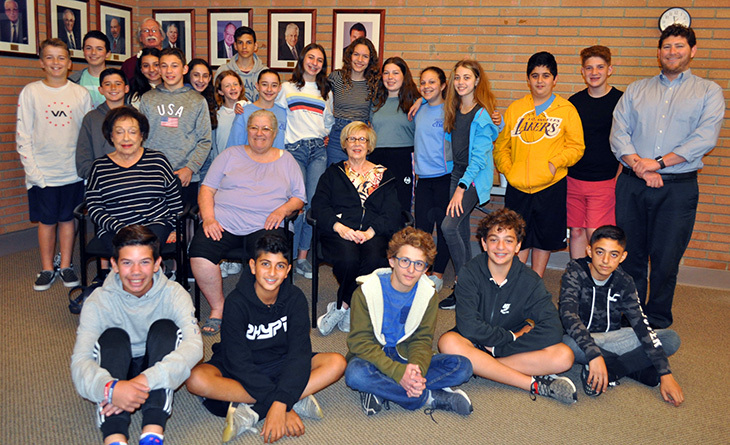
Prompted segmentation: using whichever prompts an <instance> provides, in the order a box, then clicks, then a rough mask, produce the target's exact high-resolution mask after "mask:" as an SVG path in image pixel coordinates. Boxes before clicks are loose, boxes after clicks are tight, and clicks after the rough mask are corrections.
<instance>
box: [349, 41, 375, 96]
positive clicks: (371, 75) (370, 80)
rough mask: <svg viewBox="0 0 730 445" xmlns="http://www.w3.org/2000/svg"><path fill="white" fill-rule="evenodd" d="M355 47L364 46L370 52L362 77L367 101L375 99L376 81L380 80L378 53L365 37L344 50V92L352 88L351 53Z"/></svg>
mask: <svg viewBox="0 0 730 445" xmlns="http://www.w3.org/2000/svg"><path fill="white" fill-rule="evenodd" d="M357 45H365V46H367V48H368V51H370V60H368V66H367V67H366V68H365V72H364V73H363V75H364V76H365V81H366V82H367V85H368V97H367V100H371V99H372V98H373V97H375V91H376V90H377V89H378V81H379V80H380V65H379V64H378V51H377V50H376V49H375V46H373V42H371V41H370V39H367V38H365V37H358V38H357V39H355V40H353V41H352V43H350V45H349V46H348V47H347V48H345V55H344V56H343V58H342V69H340V71H342V83H343V84H344V85H345V91H347V90H349V89H350V88H352V53H354V52H355V47H356V46H357Z"/></svg>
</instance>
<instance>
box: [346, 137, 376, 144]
mask: <svg viewBox="0 0 730 445" xmlns="http://www.w3.org/2000/svg"><path fill="white" fill-rule="evenodd" d="M345 140H346V141H347V142H352V143H355V142H360V143H361V144H364V143H365V142H369V141H370V139H368V138H366V137H362V136H360V137H359V138H356V137H355V136H350V137H348V138H345Z"/></svg>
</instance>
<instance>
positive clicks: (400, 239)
mask: <svg viewBox="0 0 730 445" xmlns="http://www.w3.org/2000/svg"><path fill="white" fill-rule="evenodd" d="M387 255H388V261H389V263H390V268H382V269H377V270H375V271H374V272H373V273H371V274H370V275H365V276H362V277H359V278H358V282H359V283H360V287H358V288H357V290H356V291H355V292H354V293H353V295H352V306H351V307H352V309H351V313H350V323H351V331H350V334H349V335H348V336H347V347H348V349H349V352H348V354H347V359H348V361H349V363H348V365H347V370H346V371H345V381H346V382H347V385H348V386H349V387H350V388H352V389H355V390H357V391H360V401H361V403H362V409H363V411H364V412H365V414H367V415H372V414H377V413H378V412H380V411H381V410H382V408H383V404H384V403H385V404H386V407H388V404H387V402H389V401H393V402H395V403H397V404H399V405H400V406H402V407H403V408H406V409H410V410H415V409H419V408H421V407H424V406H425V407H430V408H431V409H443V410H446V411H455V412H457V413H459V414H462V415H468V414H470V413H471V412H472V405H471V401H470V400H469V397H467V395H466V394H465V393H464V392H463V391H461V390H458V389H457V390H452V389H451V388H450V386H457V385H461V384H462V383H464V382H466V381H467V380H469V378H470V377H471V375H472V368H471V364H470V363H469V360H467V359H466V358H464V357H460V356H458V355H447V354H435V355H434V352H433V349H432V344H433V332H434V329H435V327H436V314H437V312H438V301H437V298H436V297H435V294H436V291H435V289H434V284H433V281H431V280H429V279H428V277H427V276H426V275H424V272H426V269H428V266H429V264H430V263H432V262H433V259H434V258H435V257H436V246H435V245H434V242H433V239H432V238H431V235H429V234H427V233H425V232H423V231H421V230H417V229H414V228H412V227H406V228H405V229H402V230H401V231H399V232H397V233H396V234H395V235H393V238H392V239H391V240H390V242H389V243H388V251H387Z"/></svg>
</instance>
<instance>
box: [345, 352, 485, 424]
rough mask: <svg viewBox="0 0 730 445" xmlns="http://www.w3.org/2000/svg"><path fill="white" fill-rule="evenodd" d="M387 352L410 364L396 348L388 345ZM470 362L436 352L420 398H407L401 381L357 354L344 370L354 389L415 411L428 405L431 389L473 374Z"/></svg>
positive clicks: (441, 387) (454, 382)
mask: <svg viewBox="0 0 730 445" xmlns="http://www.w3.org/2000/svg"><path fill="white" fill-rule="evenodd" d="M384 352H385V354H386V355H387V356H388V357H389V358H390V359H392V360H394V361H397V362H400V363H407V362H406V361H405V360H404V359H403V358H401V357H400V355H398V352H397V351H396V350H395V348H385V349H384ZM472 374H473V372H472V368H471V362H470V361H469V359H467V358H466V357H462V356H460V355H451V354H436V355H434V356H433V357H431V364H430V365H429V367H428V372H427V373H426V375H425V377H426V389H427V390H429V391H423V393H421V395H420V396H419V397H408V395H406V390H405V389H403V387H402V386H400V383H398V382H396V381H395V380H393V379H391V378H390V377H388V376H387V375H385V374H383V373H382V372H380V370H378V368H377V367H375V365H373V364H372V363H370V362H368V361H366V360H363V359H361V358H358V357H354V358H352V359H350V363H348V364H347V369H346V370H345V383H347V386H349V387H350V388H352V389H355V390H357V391H362V392H369V393H372V394H375V395H376V396H378V397H381V398H383V399H385V400H390V401H391V402H395V403H397V404H398V405H400V406H402V407H403V408H405V409H409V410H416V409H418V408H420V407H422V406H423V405H425V404H426V401H427V400H428V395H429V393H430V390H432V389H443V388H447V387H451V386H458V385H461V384H462V383H464V382H466V381H467V380H469V378H470V377H471V376H472Z"/></svg>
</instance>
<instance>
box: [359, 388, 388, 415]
mask: <svg viewBox="0 0 730 445" xmlns="http://www.w3.org/2000/svg"><path fill="white" fill-rule="evenodd" d="M360 405H361V406H362V412H364V413H365V415H366V416H374V415H375V414H378V413H379V412H380V411H382V410H383V408H385V409H390V403H389V402H388V401H387V400H385V399H382V398H380V397H378V396H376V395H375V394H372V393H369V392H362V391H360Z"/></svg>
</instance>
